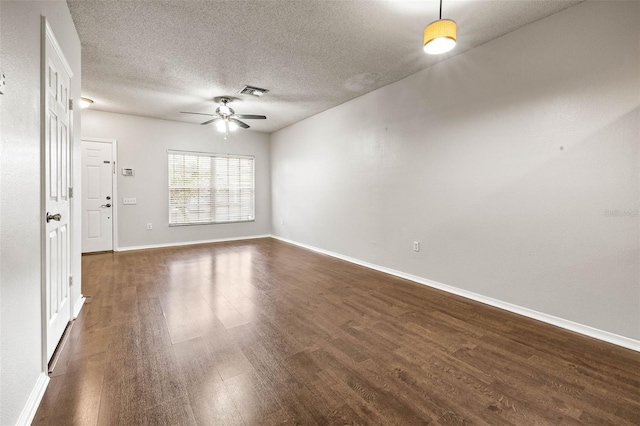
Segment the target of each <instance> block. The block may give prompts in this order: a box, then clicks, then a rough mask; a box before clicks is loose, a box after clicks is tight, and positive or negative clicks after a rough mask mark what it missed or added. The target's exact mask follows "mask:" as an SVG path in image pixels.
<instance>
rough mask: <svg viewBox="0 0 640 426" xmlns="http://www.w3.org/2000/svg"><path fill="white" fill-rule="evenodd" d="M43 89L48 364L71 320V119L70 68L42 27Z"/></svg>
mask: <svg viewBox="0 0 640 426" xmlns="http://www.w3.org/2000/svg"><path fill="white" fill-rule="evenodd" d="M45 31H46V44H45V63H44V70H43V71H44V76H43V79H44V86H45V87H44V91H45V94H46V95H45V113H44V126H45V132H44V134H45V140H44V151H45V159H44V161H45V166H44V169H45V177H44V186H45V190H44V197H45V201H44V205H45V212H46V213H45V221H46V224H45V243H44V245H45V248H44V256H45V260H44V263H45V279H44V281H45V293H46V298H45V303H46V308H45V315H46V335H47V361H48V360H50V359H51V356H52V355H53V352H54V350H55V348H56V346H57V345H58V342H59V341H60V338H61V337H62V333H63V332H64V329H65V327H66V326H67V324H68V323H69V321H70V319H71V302H70V297H69V284H70V261H71V256H70V252H71V247H70V241H71V239H70V235H69V234H70V227H69V214H70V210H71V209H70V208H69V204H70V202H69V182H70V180H69V178H70V154H71V149H70V148H71V146H70V145H71V144H70V137H71V136H70V130H69V129H70V121H71V111H70V109H69V88H70V82H71V77H72V75H73V74H72V72H71V68H70V67H69V65H68V63H67V61H66V59H65V58H64V56H63V55H62V51H61V49H60V48H59V47H58V43H57V42H56V41H55V38H54V37H53V34H52V33H51V30H50V28H49V26H48V25H47V26H46V29H45Z"/></svg>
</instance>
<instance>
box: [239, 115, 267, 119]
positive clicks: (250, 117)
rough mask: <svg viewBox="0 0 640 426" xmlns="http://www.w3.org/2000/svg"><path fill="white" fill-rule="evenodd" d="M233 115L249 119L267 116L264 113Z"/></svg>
mask: <svg viewBox="0 0 640 426" xmlns="http://www.w3.org/2000/svg"><path fill="white" fill-rule="evenodd" d="M234 117H236V118H244V119H249V120H258V119H260V120H264V119H265V118H267V117H266V116H264V115H252V114H236V115H234Z"/></svg>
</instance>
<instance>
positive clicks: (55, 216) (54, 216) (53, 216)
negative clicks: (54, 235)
mask: <svg viewBox="0 0 640 426" xmlns="http://www.w3.org/2000/svg"><path fill="white" fill-rule="evenodd" d="M60 219H62V216H61V215H60V213H56V214H49V212H47V223H49V222H51V221H52V220H56V221H58V222H60Z"/></svg>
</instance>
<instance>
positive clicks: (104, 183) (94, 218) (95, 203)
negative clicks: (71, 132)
mask: <svg viewBox="0 0 640 426" xmlns="http://www.w3.org/2000/svg"><path fill="white" fill-rule="evenodd" d="M113 171H114V166H113V145H112V144H111V143H109V142H95V141H85V140H83V141H82V252H83V253H90V252H96V251H111V250H113V210H114V200H113Z"/></svg>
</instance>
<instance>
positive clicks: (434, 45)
mask: <svg viewBox="0 0 640 426" xmlns="http://www.w3.org/2000/svg"><path fill="white" fill-rule="evenodd" d="M457 35H458V25H457V24H456V22H455V21H452V20H451V19H442V0H440V18H439V19H438V20H437V21H434V22H432V23H430V24H429V25H427V27H426V28H425V29H424V51H425V52H426V53H428V54H430V55H439V54H441V53H445V52H448V51H450V50H451V49H453V48H454V47H455V45H456V41H457Z"/></svg>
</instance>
